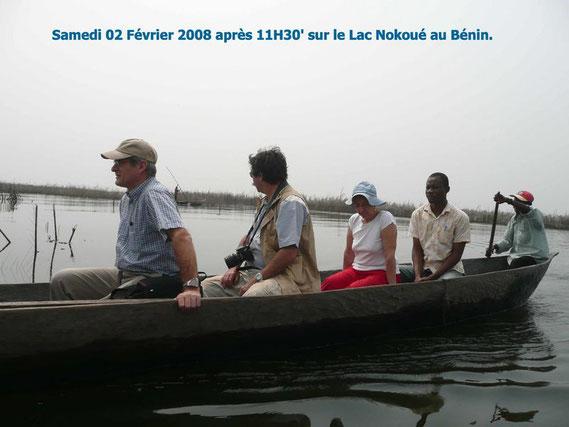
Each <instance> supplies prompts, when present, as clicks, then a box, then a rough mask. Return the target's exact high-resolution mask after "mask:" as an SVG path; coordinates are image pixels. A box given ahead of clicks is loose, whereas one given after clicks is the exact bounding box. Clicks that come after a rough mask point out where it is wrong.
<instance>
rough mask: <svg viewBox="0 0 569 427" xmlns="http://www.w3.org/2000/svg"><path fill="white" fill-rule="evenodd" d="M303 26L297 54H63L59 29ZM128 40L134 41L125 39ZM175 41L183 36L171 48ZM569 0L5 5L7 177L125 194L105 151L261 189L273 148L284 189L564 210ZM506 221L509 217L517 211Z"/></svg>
mask: <svg viewBox="0 0 569 427" xmlns="http://www.w3.org/2000/svg"><path fill="white" fill-rule="evenodd" d="M95 28H101V29H102V30H103V37H104V35H105V30H106V29H114V28H116V29H122V30H123V31H126V30H127V29H134V30H136V29H138V28H141V29H143V30H147V31H152V30H155V29H157V28H159V29H161V30H164V31H174V32H176V31H177V30H178V29H187V28H194V29H197V28H202V29H210V30H212V32H213V33H214V34H215V31H239V29H240V28H242V29H243V30H245V31H252V32H253V35H254V36H255V35H256V31H257V30H258V29H285V28H290V29H294V28H302V29H305V35H304V39H303V40H300V41H283V42H275V41H259V40H251V41H233V42H229V43H227V44H224V43H223V42H219V41H215V40H210V41H207V42H206V41H201V42H198V41H179V40H172V41H136V40H131V41H124V40H123V41H121V42H119V41H106V40H101V41H54V40H52V31H53V30H54V29H60V30H63V31H92V30H93V29H95ZM334 28H336V29H339V30H341V31H346V32H347V31H349V30H350V29H353V30H359V31H372V32H374V35H375V30H376V29H386V30H392V29H395V28H397V29H399V30H402V31H405V30H407V31H420V30H421V29H423V28H424V29H425V30H426V31H427V34H429V33H430V31H447V32H448V33H449V36H450V31H451V30H452V29H458V30H462V29H463V28H467V29H470V30H476V29H480V30H483V31H488V32H489V33H490V35H491V36H492V37H493V40H492V41H450V40H447V41H445V42H436V41H428V40H427V41H408V42H405V41H375V40H374V41H320V42H315V41H308V40H307V39H306V33H307V32H308V31H330V32H331V31H332V30H333V29H334ZM123 35H124V34H123ZM176 37H177V33H176V34H175V38H176ZM568 48H569V3H568V2H567V1H565V0H559V1H555V0H551V1H533V0H532V1H528V0H521V1H520V0H511V1H498V2H496V1H489V0H482V1H457V0H448V1H382V0H373V1H358V0H352V1H330V0H327V1H307V0H305V1H284V0H283V1H265V0H259V1H239V0H234V1H158V0H155V1H151V0H147V1H117V0H114V1H107V0H99V1H91V2H79V1H70V0H69V1H63V0H61V1H40V0H37V1H23V0H20V1H16V0H13V1H9V0H0V58H1V66H0V90H1V92H0V93H1V96H0V109H1V114H0V117H1V120H2V124H1V126H0V141H1V144H2V167H1V169H0V170H1V172H0V181H8V182H25V183H35V184H42V183H49V184H61V185H68V184H72V185H86V186H100V187H103V188H113V183H114V179H113V175H112V173H111V172H110V167H111V163H110V161H105V160H103V159H101V158H100V156H99V153H101V152H102V151H106V150H109V149H112V148H115V147H116V146H117V145H118V144H119V143H120V142H121V141H122V140H123V139H126V138H133V137H137V138H144V139H146V140H147V141H149V142H151V143H152V144H153V145H154V146H155V147H156V149H157V151H158V155H159V160H158V168H159V174H158V177H159V179H160V180H161V181H162V182H163V183H164V184H165V185H166V186H168V187H170V188H172V189H173V188H174V186H175V183H174V181H173V180H172V178H171V177H170V175H169V174H168V173H167V171H166V169H165V168H166V167H168V168H170V170H171V171H172V172H173V173H174V175H175V176H176V178H177V179H178V181H179V182H180V184H181V185H182V188H183V189H184V190H188V191H191V190H203V191H206V190H213V191H230V192H236V193H247V194H252V193H253V191H254V190H253V187H251V182H250V178H249V175H248V172H249V168H248V162H247V156H248V155H249V154H250V153H253V152H255V151H256V150H257V149H258V148H259V147H265V146H270V145H278V146H280V147H281V149H282V151H283V152H284V153H285V155H286V156H287V160H288V162H289V182H290V183H291V184H292V185H293V186H295V187H296V188H297V189H299V190H300V191H302V192H304V193H305V194H307V195H310V196H313V195H314V196H337V195H339V194H340V192H341V191H343V192H344V193H349V192H350V190H351V188H352V187H353V186H354V185H355V184H356V183H357V182H359V181H361V180H368V181H371V182H373V183H374V184H375V185H376V187H377V188H378V193H379V195H380V197H383V198H385V199H387V200H388V201H393V202H407V201H408V202H412V203H414V204H419V203H423V202H424V201H425V198H424V185H425V180H426V178H427V176H428V175H429V174H430V173H431V172H435V171H442V172H445V173H447V174H448V175H449V177H450V185H451V192H450V194H449V200H451V201H452V202H453V203H454V204H455V205H457V206H459V207H466V208H477V207H480V208H484V209H491V208H492V206H493V202H492V196H493V194H494V193H495V192H496V191H498V190H501V191H502V192H504V193H508V194H509V193H511V192H515V191H518V190H520V189H527V190H529V191H532V192H533V193H534V195H535V198H536V201H535V206H537V207H539V208H541V209H542V210H543V211H544V212H546V213H553V214H555V213H558V214H566V213H568V212H569V203H568V200H569V188H568V183H569V172H568V169H569V168H568V160H569V148H568V143H569V114H568V113H569V96H568V95H569V91H568V88H569V55H568V52H569V49H568ZM504 209H506V208H504Z"/></svg>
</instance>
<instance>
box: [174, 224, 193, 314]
mask: <svg viewBox="0 0 569 427" xmlns="http://www.w3.org/2000/svg"><path fill="white" fill-rule="evenodd" d="M166 233H167V234H168V237H169V238H170V240H171V241H172V248H173V249H174V257H175V258H176V263H177V264H178V267H179V268H180V275H181V278H182V282H184V283H185V282H187V281H188V280H190V279H193V278H194V277H198V262H197V258H196V251H195V249H194V244H193V242H192V236H191V235H190V233H188V230H186V229H185V228H171V229H169V230H167V231H166ZM176 300H177V301H178V308H179V309H180V310H189V309H192V308H198V307H199V306H200V305H201V296H200V291H199V289H198V288H190V287H186V288H184V289H183V291H182V292H181V293H180V294H178V296H177V297H176Z"/></svg>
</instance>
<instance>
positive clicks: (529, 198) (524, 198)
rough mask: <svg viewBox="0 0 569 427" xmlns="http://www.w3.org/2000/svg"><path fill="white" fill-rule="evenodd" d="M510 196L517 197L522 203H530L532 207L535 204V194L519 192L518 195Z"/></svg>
mask: <svg viewBox="0 0 569 427" xmlns="http://www.w3.org/2000/svg"><path fill="white" fill-rule="evenodd" d="M510 196H512V197H515V198H516V199H518V200H519V201H520V202H525V203H529V204H530V205H531V204H532V203H533V194H531V193H530V192H529V191H525V190H522V191H518V192H517V193H516V194H510Z"/></svg>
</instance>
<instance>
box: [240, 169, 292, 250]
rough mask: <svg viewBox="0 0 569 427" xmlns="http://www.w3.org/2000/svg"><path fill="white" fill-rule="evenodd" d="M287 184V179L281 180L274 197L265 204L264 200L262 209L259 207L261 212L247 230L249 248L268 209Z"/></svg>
mask: <svg viewBox="0 0 569 427" xmlns="http://www.w3.org/2000/svg"><path fill="white" fill-rule="evenodd" d="M287 185H288V182H287V181H286V179H285V180H284V181H281V182H280V183H279V186H278V187H277V189H276V191H275V194H273V197H271V200H269V202H268V203H267V204H265V203H264V202H263V206H261V209H259V212H257V215H255V219H254V220H253V224H252V225H251V228H250V229H249V231H248V232H247V238H246V239H245V241H246V242H247V244H246V246H247V247H248V248H249V247H251V242H253V238H254V237H255V234H257V230H258V229H259V227H260V226H261V223H262V222H263V219H264V218H265V215H266V214H267V211H268V210H269V208H270V207H271V205H272V204H273V202H274V201H275V200H276V199H277V197H279V195H280V194H281V191H283V188H285V187H286V186H287ZM259 217H260V218H259ZM251 231H252V232H253V234H251Z"/></svg>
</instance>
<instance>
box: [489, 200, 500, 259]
mask: <svg viewBox="0 0 569 427" xmlns="http://www.w3.org/2000/svg"><path fill="white" fill-rule="evenodd" d="M498 206H500V203H498V202H496V207H495V208H494V219H493V220H492V231H491V232H490V244H489V245H488V249H487V250H486V258H490V257H491V256H492V248H493V246H494V233H496V222H497V221H498Z"/></svg>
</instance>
